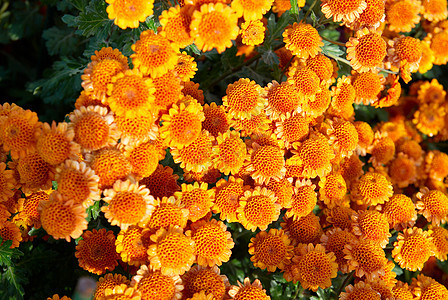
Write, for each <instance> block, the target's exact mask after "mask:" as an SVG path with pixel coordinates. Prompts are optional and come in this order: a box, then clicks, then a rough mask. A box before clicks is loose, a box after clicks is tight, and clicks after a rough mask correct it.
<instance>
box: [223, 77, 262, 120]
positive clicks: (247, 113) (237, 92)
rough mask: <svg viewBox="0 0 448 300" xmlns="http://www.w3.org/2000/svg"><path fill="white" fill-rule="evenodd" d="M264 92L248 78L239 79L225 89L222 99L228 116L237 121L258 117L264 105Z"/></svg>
mask: <svg viewBox="0 0 448 300" xmlns="http://www.w3.org/2000/svg"><path fill="white" fill-rule="evenodd" d="M265 95H266V91H265V90H264V89H263V88H262V87H261V86H259V85H258V84H256V83H255V81H253V80H252V81H251V80H250V79H248V78H240V79H239V80H238V81H236V82H234V83H233V84H229V85H228V86H227V89H226V96H224V97H223V98H222V101H223V105H224V107H226V109H227V111H228V113H229V116H230V117H234V118H237V119H249V118H251V117H252V116H255V115H259V114H260V113H261V110H262V109H263V107H264V106H265V104H266V99H265V98H264V97H265Z"/></svg>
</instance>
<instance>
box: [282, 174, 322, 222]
mask: <svg viewBox="0 0 448 300" xmlns="http://www.w3.org/2000/svg"><path fill="white" fill-rule="evenodd" d="M315 189H316V186H315V185H314V184H311V180H309V179H308V180H305V179H303V180H302V181H300V180H297V181H296V185H295V187H294V188H293V195H292V199H291V208H289V209H288V211H287V212H286V214H285V216H286V217H288V218H290V217H293V219H294V220H298V219H300V218H301V217H305V216H306V215H308V214H309V213H311V211H312V210H313V209H314V207H315V206H316V202H317V193H316V192H315Z"/></svg>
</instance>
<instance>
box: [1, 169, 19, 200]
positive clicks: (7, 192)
mask: <svg viewBox="0 0 448 300" xmlns="http://www.w3.org/2000/svg"><path fill="white" fill-rule="evenodd" d="M16 185H17V180H16V178H15V177H14V171H13V170H6V164H5V163H4V162H0V203H1V202H3V201H8V199H9V198H11V197H12V196H13V195H14V191H13V189H14V188H15V187H16Z"/></svg>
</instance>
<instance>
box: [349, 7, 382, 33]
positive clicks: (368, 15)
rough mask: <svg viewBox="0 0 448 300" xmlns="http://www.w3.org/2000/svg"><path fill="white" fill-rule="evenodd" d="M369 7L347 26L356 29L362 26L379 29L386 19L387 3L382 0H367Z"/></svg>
mask: <svg viewBox="0 0 448 300" xmlns="http://www.w3.org/2000/svg"><path fill="white" fill-rule="evenodd" d="M366 4H367V7H366V9H364V10H363V12H362V13H361V14H360V15H359V18H358V19H356V20H355V22H354V23H350V24H346V26H349V27H352V28H354V29H359V28H360V27H367V28H374V29H377V28H378V27H379V26H380V25H381V23H382V22H384V19H385V17H386V16H385V14H384V12H385V3H384V1H382V0H366Z"/></svg>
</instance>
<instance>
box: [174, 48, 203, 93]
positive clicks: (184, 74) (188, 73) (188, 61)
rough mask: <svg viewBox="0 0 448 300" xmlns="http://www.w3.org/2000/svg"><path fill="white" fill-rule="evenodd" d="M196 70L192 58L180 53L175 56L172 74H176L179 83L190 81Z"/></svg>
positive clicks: (196, 65) (196, 67)
mask: <svg viewBox="0 0 448 300" xmlns="http://www.w3.org/2000/svg"><path fill="white" fill-rule="evenodd" d="M197 70H198V64H197V63H196V62H195V61H194V57H192V56H190V55H188V54H187V52H182V53H179V54H178V55H177V65H176V67H175V68H174V73H176V75H177V77H179V78H180V80H181V81H190V79H193V77H194V75H195V74H196V71H197ZM196 100H197V99H196Z"/></svg>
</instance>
